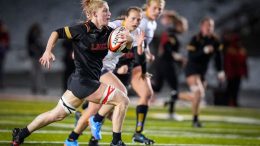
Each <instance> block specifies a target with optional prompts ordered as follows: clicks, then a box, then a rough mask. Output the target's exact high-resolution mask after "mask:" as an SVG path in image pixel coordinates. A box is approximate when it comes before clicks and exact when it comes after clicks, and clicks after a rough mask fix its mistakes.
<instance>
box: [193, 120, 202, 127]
mask: <svg viewBox="0 0 260 146" xmlns="http://www.w3.org/2000/svg"><path fill="white" fill-rule="evenodd" d="M192 127H194V128H202V127H203V126H202V124H201V123H200V122H199V121H197V122H193V123H192Z"/></svg>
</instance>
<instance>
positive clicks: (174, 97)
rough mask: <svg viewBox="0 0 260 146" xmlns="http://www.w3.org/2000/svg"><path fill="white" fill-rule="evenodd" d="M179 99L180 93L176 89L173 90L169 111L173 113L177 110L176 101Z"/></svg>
mask: <svg viewBox="0 0 260 146" xmlns="http://www.w3.org/2000/svg"><path fill="white" fill-rule="evenodd" d="M177 99H178V93H177V92H176V91H175V90H174V92H171V99H170V102H169V104H170V105H169V113H170V114H173V113H174V112H175V103H176V101H177Z"/></svg>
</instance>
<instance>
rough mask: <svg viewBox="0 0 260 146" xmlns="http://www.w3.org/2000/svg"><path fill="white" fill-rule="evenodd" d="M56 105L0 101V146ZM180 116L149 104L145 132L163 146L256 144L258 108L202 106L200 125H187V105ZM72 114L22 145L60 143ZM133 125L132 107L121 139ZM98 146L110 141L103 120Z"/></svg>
mask: <svg viewBox="0 0 260 146" xmlns="http://www.w3.org/2000/svg"><path fill="white" fill-rule="evenodd" d="M55 105H56V102H50V101H49V102H46V101H7V100H0V146H8V145H9V143H10V140H11V130H12V129H13V128H14V127H24V126H25V125H26V124H28V123H29V122H31V121H32V120H33V119H34V118H35V117H36V116H37V115H38V114H39V113H41V112H45V111H47V110H49V109H51V108H52V107H54V106H55ZM177 110H178V113H179V114H181V115H184V118H185V120H184V121H183V122H176V121H172V120H167V118H166V117H167V114H166V109H164V108H160V107H151V108H150V112H149V114H148V119H147V121H146V126H145V132H144V133H145V135H147V136H148V137H150V138H152V139H154V140H155V141H156V144H155V145H159V146H162V145H166V146H175V145H180V146H206V145H208V146H220V145H240V146H245V145H247V146H257V145H259V146H260V110H259V109H258V110H257V109H244V108H225V107H205V108H203V109H202V110H201V113H202V115H201V120H202V121H203V124H204V128H200V129H196V128H192V127H191V121H190V120H191V116H190V109H189V108H181V107H178V108H177ZM73 123H74V115H72V116H70V117H68V118H67V119H65V120H64V121H61V122H57V123H55V124H51V125H49V126H47V127H45V128H42V129H40V130H38V131H37V132H35V133H33V134H32V135H31V136H30V137H28V138H27V139H26V141H25V144H24V146H61V145H63V141H64V140H65V139H66V138H67V136H68V134H69V133H70V131H71V130H72V128H73ZM134 128H135V109H134V107H130V108H129V109H128V112H127V116H126V120H125V123H124V129H123V140H124V142H126V143H127V144H128V145H139V144H136V143H132V142H131V137H132V135H133V131H134ZM102 131H103V139H102V140H101V141H100V145H101V146H103V145H104V146H105V145H109V143H110V141H111V122H110V121H108V120H106V122H105V125H104V126H103V129H102ZM89 133H90V132H89V129H87V130H85V133H84V134H83V135H82V136H81V137H80V138H79V142H80V145H82V146H83V145H87V143H88V140H89Z"/></svg>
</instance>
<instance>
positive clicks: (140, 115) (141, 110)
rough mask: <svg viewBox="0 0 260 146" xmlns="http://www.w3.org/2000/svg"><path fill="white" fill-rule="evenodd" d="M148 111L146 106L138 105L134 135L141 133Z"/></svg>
mask: <svg viewBox="0 0 260 146" xmlns="http://www.w3.org/2000/svg"><path fill="white" fill-rule="evenodd" d="M147 111H148V106H147V105H138V106H137V107H136V117H137V118H136V129H135V131H136V133H141V132H142V131H143V128H144V122H145V119H146V115H147Z"/></svg>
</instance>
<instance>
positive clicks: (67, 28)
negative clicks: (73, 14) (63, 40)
mask: <svg viewBox="0 0 260 146" xmlns="http://www.w3.org/2000/svg"><path fill="white" fill-rule="evenodd" d="M64 29H65V33H66V36H67V38H68V39H72V36H71V33H70V30H69V27H68V26H66V27H64Z"/></svg>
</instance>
